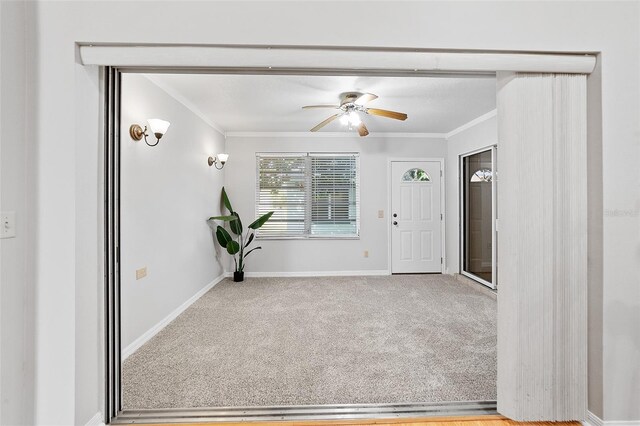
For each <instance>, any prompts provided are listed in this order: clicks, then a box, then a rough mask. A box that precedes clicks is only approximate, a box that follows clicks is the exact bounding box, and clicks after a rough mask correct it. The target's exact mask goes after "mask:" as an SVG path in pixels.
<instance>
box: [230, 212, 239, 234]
mask: <svg viewBox="0 0 640 426" xmlns="http://www.w3.org/2000/svg"><path fill="white" fill-rule="evenodd" d="M231 215H232V216H233V217H235V218H236V220H232V221H230V222H229V228H231V232H233V233H234V234H236V235H241V234H242V221H241V220H240V216H238V213H236V212H233V213H231Z"/></svg>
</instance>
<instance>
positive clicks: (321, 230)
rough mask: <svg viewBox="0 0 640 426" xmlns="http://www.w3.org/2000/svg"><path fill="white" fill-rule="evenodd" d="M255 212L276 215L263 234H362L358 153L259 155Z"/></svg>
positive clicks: (344, 235)
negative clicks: (271, 212)
mask: <svg viewBox="0 0 640 426" xmlns="http://www.w3.org/2000/svg"><path fill="white" fill-rule="evenodd" d="M256 165H257V177H258V178H257V180H256V181H257V182H256V183H257V185H256V186H257V187H256V198H257V200H256V210H257V211H256V213H257V215H263V214H265V213H267V212H269V211H274V212H275V213H274V214H273V216H272V217H271V220H269V221H268V222H267V223H266V224H265V225H264V226H263V227H262V228H260V229H259V230H258V233H257V236H258V237H290V238H313V237H336V238H339V237H357V236H358V235H359V228H360V185H359V175H360V170H359V156H358V154H354V153H321V154H320V153H318V154H316V153H295V154H292V153H287V154H273V153H269V154H257V155H256Z"/></svg>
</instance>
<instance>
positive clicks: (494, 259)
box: [458, 143, 498, 290]
mask: <svg viewBox="0 0 640 426" xmlns="http://www.w3.org/2000/svg"><path fill="white" fill-rule="evenodd" d="M497 149H498V144H497V143H495V144H492V145H488V146H485V147H483V148H479V149H474V150H473V151H469V152H466V153H464V154H460V155H458V246H459V248H460V253H459V256H458V258H459V265H458V268H459V270H460V275H464V276H465V277H467V278H470V279H472V280H474V281H477V282H479V283H480V284H482V285H485V286H487V287H489V288H490V289H492V290H496V289H497V288H498V256H497V255H498V216H497V215H498V182H497V180H498V179H497V176H498V168H497V167H496V164H497ZM485 151H491V170H492V172H493V178H492V179H491V276H492V278H493V282H489V281H487V280H483V279H482V278H480V277H478V276H476V275H473V274H472V273H470V272H467V271H465V270H464V267H463V265H464V249H465V244H464V233H463V230H464V209H463V206H464V191H463V189H464V181H463V180H462V176H464V170H463V164H462V161H463V159H464V158H465V157H469V156H471V155H474V154H479V153H481V152H485Z"/></svg>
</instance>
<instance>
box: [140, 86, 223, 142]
mask: <svg viewBox="0 0 640 426" xmlns="http://www.w3.org/2000/svg"><path fill="white" fill-rule="evenodd" d="M142 75H143V76H144V77H145V78H146V79H147V80H149V81H150V82H152V83H153V84H155V85H156V86H158V87H159V88H160V89H161V90H162V91H164V92H165V93H166V94H167V95H169V96H171V97H172V98H173V99H175V100H176V101H178V102H180V103H181V104H182V105H183V106H184V107H185V108H187V109H188V110H189V111H191V112H192V113H194V114H195V115H196V116H198V117H199V118H200V119H201V120H202V121H204V122H205V123H207V124H208V125H209V127H211V128H212V129H213V130H215V131H216V132H218V133H220V134H221V135H222V136H223V137H226V132H225V130H224V129H223V128H222V127H220V126H219V125H218V124H216V123H215V122H213V121H211V119H210V118H209V117H207V115H205V114H204V113H203V112H202V111H200V109H199V108H198V107H197V106H195V105H194V104H193V103H191V102H190V101H189V100H188V99H187V98H185V97H184V96H182V95H181V94H180V93H178V91H176V90H175V89H173V88H171V87H169V86H167V85H166V84H164V83H162V82H160V81H158V80H157V79H156V78H155V77H153V76H152V75H150V74H142Z"/></svg>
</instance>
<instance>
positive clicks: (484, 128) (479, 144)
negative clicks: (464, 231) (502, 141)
mask: <svg viewBox="0 0 640 426" xmlns="http://www.w3.org/2000/svg"><path fill="white" fill-rule="evenodd" d="M497 142H498V120H497V118H496V116H491V117H488V119H487V120H485V121H482V122H479V123H477V124H475V125H473V126H471V127H469V128H467V129H465V130H463V131H462V132H460V133H457V134H455V135H452V136H450V137H448V138H447V161H446V178H447V179H446V192H447V198H446V203H447V224H446V226H447V232H446V233H445V238H446V241H447V243H446V250H447V263H446V265H445V270H446V272H447V273H449V274H455V273H459V272H460V181H459V175H460V164H459V156H460V155H461V154H466V153H468V152H471V151H474V150H476V149H480V148H486V147H490V146H491V145H496V144H497ZM498 155H499V154H498ZM498 161H500V160H499V157H498ZM499 166H500V164H499V163H498V167H499Z"/></svg>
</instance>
